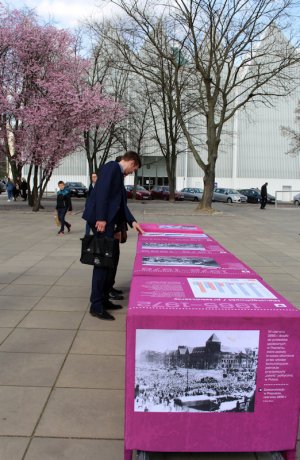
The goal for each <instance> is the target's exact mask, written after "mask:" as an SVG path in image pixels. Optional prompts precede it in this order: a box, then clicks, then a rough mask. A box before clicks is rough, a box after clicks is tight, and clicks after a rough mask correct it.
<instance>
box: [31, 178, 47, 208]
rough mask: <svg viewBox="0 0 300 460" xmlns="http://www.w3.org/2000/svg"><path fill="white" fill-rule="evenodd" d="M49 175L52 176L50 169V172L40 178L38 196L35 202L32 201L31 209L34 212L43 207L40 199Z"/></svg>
mask: <svg viewBox="0 0 300 460" xmlns="http://www.w3.org/2000/svg"><path fill="white" fill-rule="evenodd" d="M51 176H52V171H51V172H50V173H48V174H46V175H44V176H43V178H42V181H41V183H40V184H39V187H38V196H37V199H36V202H35V203H34V205H33V208H32V210H33V211H34V212H37V211H39V210H40V209H43V206H42V204H41V201H42V198H43V195H44V192H45V190H46V187H47V184H48V182H49V180H50V178H51Z"/></svg>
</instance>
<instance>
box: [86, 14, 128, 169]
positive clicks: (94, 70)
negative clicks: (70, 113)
mask: <svg viewBox="0 0 300 460" xmlns="http://www.w3.org/2000/svg"><path fill="white" fill-rule="evenodd" d="M104 31H108V32H105V33H110V32H111V31H110V23H109V21H107V20H104V21H102V22H101V23H100V24H97V27H95V24H94V23H93V22H92V21H88V22H86V24H85V26H84V28H83V29H82V31H81V33H82V34H85V35H86V36H88V37H89V43H90V44H91V45H90V50H89V53H90V54H91V58H90V63H91V65H90V67H89V68H88V69H87V82H88V85H89V87H90V88H91V89H92V90H94V91H100V93H101V95H102V96H104V95H106V96H108V97H109V98H111V99H112V100H114V101H115V108H116V112H115V117H113V116H111V117H110V120H108V122H107V123H106V124H105V125H103V124H99V125H95V126H92V127H91V128H90V129H86V130H85V131H84V133H83V139H84V143H83V148H84V150H85V153H86V157H87V161H88V165H89V174H90V176H91V175H92V173H93V171H97V170H98V168H99V166H101V165H103V164H104V163H105V162H106V161H107V159H108V158H109V156H110V155H111V154H112V150H113V149H114V152H115V150H116V149H117V148H119V147H120V144H119V138H120V137H122V132H123V130H124V128H123V124H122V123H120V122H121V121H122V120H123V119H124V118H125V117H126V116H128V111H127V109H126V103H125V98H126V92H127V80H128V71H126V69H122V70H121V71H120V70H116V67H115V65H114V62H115V60H116V59H117V57H116V56H111V53H110V52H109V51H108V49H107V47H108V43H107V42H106V41H105V39H104V35H105V33H104Z"/></svg>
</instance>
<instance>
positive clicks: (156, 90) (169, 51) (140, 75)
mask: <svg viewBox="0 0 300 460" xmlns="http://www.w3.org/2000/svg"><path fill="white" fill-rule="evenodd" d="M152 25H153V27H152V29H151V31H149V36H147V35H146V34H144V32H143V31H141V30H140V29H139V28H137V27H136V24H135V22H134V21H133V20H131V21H128V20H126V21H124V18H121V19H117V20H115V21H114V23H113V26H111V29H112V30H113V33H110V34H108V35H106V40H107V42H108V43H110V50H111V53H112V55H113V54H117V55H118V56H119V58H118V60H117V62H116V64H117V65H118V68H119V69H121V68H122V67H123V68H124V67H126V68H127V69H128V71H129V72H130V74H131V77H130V79H131V81H132V85H131V93H132V94H137V95H138V96H133V97H132V100H133V101H134V100H135V99H138V97H140V98H142V101H144V102H142V103H141V107H143V108H145V109H146V108H147V107H148V110H147V111H148V114H147V119H148V123H149V122H150V124H152V131H153V133H152V135H151V136H150V137H149V140H154V141H155V143H156V144H157V146H158V150H159V152H160V153H161V154H162V155H163V157H164V160H165V164H166V171H167V176H168V183H169V187H170V201H174V199H175V186H176V162H177V156H178V154H180V153H181V152H182V151H183V150H182V142H181V143H180V139H181V138H182V129H181V125H180V122H179V119H178V115H177V111H176V110H175V109H174V106H173V104H172V99H175V98H176V86H175V76H177V77H178V75H177V74H176V66H178V65H181V64H182V58H181V57H180V58H179V54H178V50H177V49H176V48H174V42H173V40H171V41H170V40H169V37H168V31H167V30H165V24H164V22H162V21H159V20H158V21H156V22H155V23H153V24H152ZM153 37H154V38H155V40H156V42H157V46H158V47H159V50H160V51H158V49H157V47H156V45H155V46H154V44H153V41H152V38H153ZM165 55H168V56H171V55H172V56H173V63H170V62H169V60H168V59H166V58H165ZM187 75H188V74H187V73H186V74H184V73H183V72H182V73H181V74H180V78H178V79H179V80H180V83H179V85H180V89H179V92H180V96H181V97H182V98H183V94H184V92H185V91H186V89H187V82H188V79H187V78H186V77H187ZM182 111H183V109H182ZM141 118H143V117H141ZM130 119H131V117H130Z"/></svg>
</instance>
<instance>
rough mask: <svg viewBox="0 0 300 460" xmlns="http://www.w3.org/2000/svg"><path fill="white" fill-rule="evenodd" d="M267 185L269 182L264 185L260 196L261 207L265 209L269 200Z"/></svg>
mask: <svg viewBox="0 0 300 460" xmlns="http://www.w3.org/2000/svg"><path fill="white" fill-rule="evenodd" d="M267 186H268V182H266V183H265V184H264V185H262V187H261V189H260V196H261V201H260V209H265V207H266V204H267V201H268V192H267Z"/></svg>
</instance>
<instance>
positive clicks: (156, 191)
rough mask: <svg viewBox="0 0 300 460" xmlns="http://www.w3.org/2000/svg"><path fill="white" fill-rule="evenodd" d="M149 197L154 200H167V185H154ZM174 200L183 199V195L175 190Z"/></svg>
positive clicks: (168, 196) (168, 194)
mask: <svg viewBox="0 0 300 460" xmlns="http://www.w3.org/2000/svg"><path fill="white" fill-rule="evenodd" d="M150 193H151V197H152V198H153V199H156V200H169V198H170V188H169V187H168V186H167V185H155V186H154V187H153V188H152V189H151V190H150ZM175 200H177V201H181V200H184V195H183V194H182V193H180V192H177V191H175Z"/></svg>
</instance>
